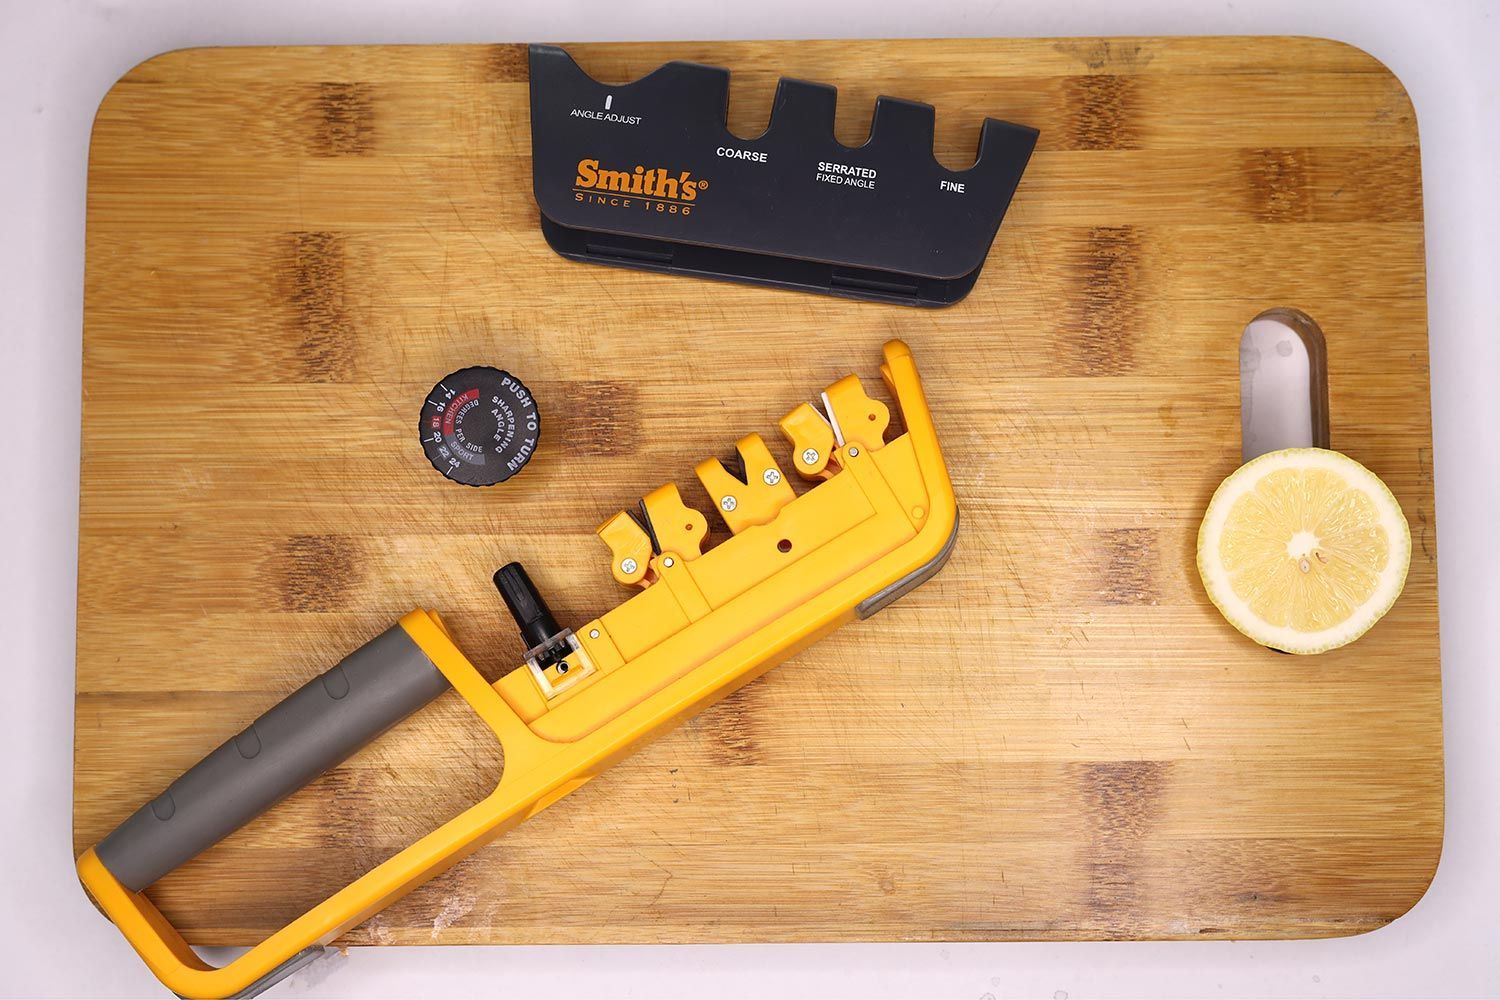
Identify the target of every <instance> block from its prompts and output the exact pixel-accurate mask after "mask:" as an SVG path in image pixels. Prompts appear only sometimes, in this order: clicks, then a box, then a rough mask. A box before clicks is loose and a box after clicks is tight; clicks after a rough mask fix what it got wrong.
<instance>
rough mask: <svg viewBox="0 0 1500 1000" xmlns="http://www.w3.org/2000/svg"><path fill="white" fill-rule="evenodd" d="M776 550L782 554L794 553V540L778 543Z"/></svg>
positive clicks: (785, 539) (783, 540) (788, 539)
mask: <svg viewBox="0 0 1500 1000" xmlns="http://www.w3.org/2000/svg"><path fill="white" fill-rule="evenodd" d="M776 548H777V550H778V551H780V552H790V551H792V540H791V539H790V538H783V539H782V540H781V541H779V542H777V543H776Z"/></svg>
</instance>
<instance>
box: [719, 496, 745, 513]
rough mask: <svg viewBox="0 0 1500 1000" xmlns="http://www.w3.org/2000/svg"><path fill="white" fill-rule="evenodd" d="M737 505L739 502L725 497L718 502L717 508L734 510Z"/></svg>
mask: <svg viewBox="0 0 1500 1000" xmlns="http://www.w3.org/2000/svg"><path fill="white" fill-rule="evenodd" d="M739 505H740V502H739V501H738V500H736V499H735V498H734V497H725V498H724V499H722V500H720V501H719V506H720V507H722V508H724V509H725V510H734V509H735V508H736V507H738V506H739Z"/></svg>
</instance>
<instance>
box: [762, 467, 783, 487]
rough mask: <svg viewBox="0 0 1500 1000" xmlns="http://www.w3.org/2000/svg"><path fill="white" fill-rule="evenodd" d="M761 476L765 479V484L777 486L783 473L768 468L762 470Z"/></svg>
mask: <svg viewBox="0 0 1500 1000" xmlns="http://www.w3.org/2000/svg"><path fill="white" fill-rule="evenodd" d="M760 478H761V479H762V480H764V481H765V484H766V485H767V486H775V485H776V484H777V483H779V482H781V473H779V472H777V471H776V470H775V469H767V470H766V471H765V472H762V473H761V474H760Z"/></svg>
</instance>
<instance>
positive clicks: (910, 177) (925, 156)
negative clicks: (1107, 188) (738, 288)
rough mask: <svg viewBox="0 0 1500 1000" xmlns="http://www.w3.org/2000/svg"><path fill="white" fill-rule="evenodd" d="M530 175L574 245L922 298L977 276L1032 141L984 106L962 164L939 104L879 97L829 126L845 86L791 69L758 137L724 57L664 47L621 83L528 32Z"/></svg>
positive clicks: (771, 281) (636, 260) (691, 267)
mask: <svg viewBox="0 0 1500 1000" xmlns="http://www.w3.org/2000/svg"><path fill="white" fill-rule="evenodd" d="M530 66H531V145H532V188H533V191H534V193H535V195H536V201H537V205H538V207H539V208H540V209H541V217H542V233H543V235H544V236H545V237H546V239H547V242H548V244H550V245H551V247H552V248H553V249H554V250H556V251H557V252H558V253H559V254H561V255H562V256H564V257H567V258H568V259H570V260H577V261H586V262H589V263H595V264H612V265H615V266H619V267H632V268H639V269H643V270H649V271H660V272H666V273H671V274H689V275H696V276H698V277H707V278H721V279H728V280H732V281H744V282H751V283H754V284H760V285H775V286H778V287H782V288H794V289H800V290H803V291H814V292H824V293H828V294H832V295H841V296H847V297H850V298H858V299H872V300H875V301H880V302H896V303H903V304H907V305H919V306H945V305H952V304H953V303H955V302H957V301H958V300H960V299H962V298H963V297H964V296H965V295H967V294H968V293H969V290H970V289H971V288H973V287H974V282H975V280H976V279H977V278H978V277H979V271H980V268H982V267H983V266H984V260H985V256H986V255H987V254H988V253H989V249H990V244H991V243H992V242H993V241H994V239H995V233H996V232H997V231H998V230H999V227H1000V220H1001V219H1002V218H1003V217H1004V215H1005V210H1006V208H1007V207H1008V206H1009V205H1010V199H1011V196H1012V195H1013V194H1014V193H1015V190H1016V185H1017V184H1019V183H1020V180H1021V173H1022V171H1024V170H1025V169H1026V163H1027V161H1028V160H1029V159H1030V157H1031V151H1032V149H1033V148H1034V147H1035V145H1036V138H1037V132H1036V130H1035V129H1032V128H1027V127H1026V126H1024V125H1013V124H1011V123H1009V122H1002V121H997V120H994V119H986V120H985V122H984V126H983V128H982V129H981V131H980V137H979V153H978V156H977V158H976V160H975V162H974V165H973V166H971V167H969V168H968V169H966V170H948V169H947V168H946V167H944V166H943V165H942V164H940V163H938V162H937V160H936V159H935V158H934V156H933V154H932V143H933V109H932V107H931V106H930V105H926V104H918V103H916V102H913V101H905V100H900V99H897V98H893V97H881V98H879V99H878V100H877V101H876V102H875V113H874V118H873V121H872V123H871V128H870V137H869V139H868V140H867V141H866V142H865V143H864V144H863V145H861V146H857V147H853V148H850V147H847V146H845V145H843V144H842V143H840V142H839V141H838V139H836V138H835V137H834V132H833V121H834V105H835V102H836V101H837V99H838V91H837V90H836V89H835V88H833V87H830V86H827V85H824V84H819V83H808V82H806V81H803V80H792V79H782V80H781V81H780V82H779V83H778V84H777V87H776V97H775V100H774V102H773V104H772V108H771V121H770V125H769V126H768V127H767V128H766V130H765V132H764V133H762V134H761V135H760V136H758V137H756V138H754V139H741V138H739V137H738V136H735V135H733V134H731V133H730V132H729V130H728V127H727V124H726V121H727V119H726V111H727V108H728V103H729V71H728V70H726V69H721V68H719V67H716V66H704V65H701V64H698V63H689V62H669V63H666V64H665V65H663V66H661V67H660V68H658V69H656V70H654V71H653V72H651V73H649V74H647V75H646V76H644V77H641V78H640V79H638V80H636V81H635V82H633V83H628V84H624V85H621V86H611V85H609V84H603V83H599V82H598V81H596V80H594V79H593V78H592V77H591V76H589V75H588V74H587V73H585V72H584V71H583V70H582V69H581V68H580V67H579V66H578V64H577V63H576V62H574V61H573V58H572V57H571V56H570V55H568V53H567V52H565V51H563V50H562V49H561V48H558V47H557V46H553V45H533V46H531V49H530Z"/></svg>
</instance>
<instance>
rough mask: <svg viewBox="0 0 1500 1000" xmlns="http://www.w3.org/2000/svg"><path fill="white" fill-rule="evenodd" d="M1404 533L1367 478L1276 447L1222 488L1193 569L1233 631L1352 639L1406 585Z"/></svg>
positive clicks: (1302, 649) (1334, 456)
mask: <svg viewBox="0 0 1500 1000" xmlns="http://www.w3.org/2000/svg"><path fill="white" fill-rule="evenodd" d="M1410 564H1411V531H1410V529H1409V528H1407V525H1406V517H1405V515H1403V514H1402V513H1401V505H1400V504H1398V503H1397V502H1396V498H1395V497H1394V496H1392V495H1391V491H1390V490H1389V489H1387V488H1386V485H1385V483H1382V482H1381V481H1380V480H1379V478H1377V477H1376V476H1375V474H1374V473H1372V472H1370V470H1369V469H1366V468H1365V467H1364V466H1363V465H1360V464H1359V463H1358V462H1356V461H1355V460H1354V459H1352V458H1350V457H1349V456H1347V455H1342V454H1340V453H1339V452H1336V451H1328V450H1326V449H1323V448H1287V449H1284V450H1282V451H1273V452H1270V453H1268V454H1265V455H1261V456H1260V457H1259V458H1256V459H1252V460H1251V461H1249V462H1247V463H1245V464H1244V465H1242V466H1240V468H1239V469H1238V470H1237V471H1235V473H1234V474H1233V475H1231V476H1230V477H1229V478H1228V479H1226V480H1224V482H1223V483H1221V484H1220V485H1219V488H1218V490H1217V491H1216V492H1215V493H1214V497H1213V499H1212V500H1210V501H1209V503H1208V512H1207V513H1206V514H1204V515H1203V525H1202V526H1201V527H1200V528H1199V529H1198V572H1199V574H1201V575H1202V577H1203V585H1204V587H1206V588H1207V589H1208V597H1209V599H1210V600H1211V601H1213V602H1214V605H1215V606H1216V607H1218V609H1219V610H1220V611H1221V612H1223V614H1224V617H1225V618H1227V619H1229V623H1230V624H1231V625H1233V626H1234V627H1235V628H1237V629H1239V630H1240V631H1241V632H1243V633H1245V635H1247V636H1249V637H1250V638H1251V639H1254V640H1255V641H1256V642H1258V643H1260V644H1261V645H1262V646H1270V647H1271V648H1272V649H1281V650H1285V651H1286V652H1288V653H1321V652H1324V651H1326V650H1330V649H1336V648H1337V647H1339V646H1342V645H1345V644H1346V643H1350V642H1353V641H1354V640H1355V639H1358V638H1359V637H1360V636H1362V635H1364V634H1365V632H1366V631H1368V630H1369V628H1370V626H1372V625H1374V624H1375V623H1376V622H1378V621H1379V620H1380V619H1381V617H1382V616H1383V615H1384V614H1385V613H1386V612H1387V611H1389V610H1390V607H1391V605H1392V604H1394V603H1395V601H1396V598H1397V597H1398V596H1399V595H1400V593H1401V588H1402V587H1403V586H1405V584H1406V570H1407V567H1408V566H1410Z"/></svg>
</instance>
